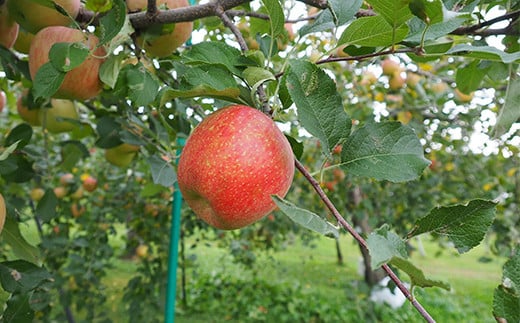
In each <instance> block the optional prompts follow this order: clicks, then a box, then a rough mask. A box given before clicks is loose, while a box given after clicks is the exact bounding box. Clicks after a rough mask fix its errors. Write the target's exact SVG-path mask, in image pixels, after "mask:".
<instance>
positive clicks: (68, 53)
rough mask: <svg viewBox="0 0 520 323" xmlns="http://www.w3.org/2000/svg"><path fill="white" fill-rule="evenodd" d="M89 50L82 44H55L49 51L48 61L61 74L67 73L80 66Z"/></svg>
mask: <svg viewBox="0 0 520 323" xmlns="http://www.w3.org/2000/svg"><path fill="white" fill-rule="evenodd" d="M89 53H90V49H89V48H88V46H86V45H85V44H84V43H82V42H77V43H56V44H54V45H52V47H51V49H50V51H49V61H50V62H51V63H52V65H53V66H54V67H55V68H56V69H57V70H58V71H61V72H68V71H70V70H72V69H74V68H76V67H78V66H79V65H81V64H82V63H83V62H84V61H85V59H86V58H87V57H88V55H89Z"/></svg>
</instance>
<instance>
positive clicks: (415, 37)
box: [406, 13, 470, 44]
mask: <svg viewBox="0 0 520 323" xmlns="http://www.w3.org/2000/svg"><path fill="white" fill-rule="evenodd" d="M468 17H470V16H469V15H468V14H467V13H453V14H450V15H448V16H447V17H444V21H443V22H439V23H436V24H433V25H430V26H428V25H426V23H425V22H424V21H422V20H421V19H419V18H417V17H414V18H412V19H411V20H410V21H409V22H408V26H409V27H410V33H409V34H408V36H407V37H406V41H407V42H411V43H417V44H419V43H420V42H421V40H422V39H423V37H424V41H429V40H435V39H437V38H441V37H442V36H446V35H448V34H449V33H451V32H452V31H454V30H455V29H457V28H458V27H460V26H462V24H463V23H464V22H465V21H466V20H467V19H468ZM425 29H426V32H425Z"/></svg>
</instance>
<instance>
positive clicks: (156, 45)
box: [126, 0, 193, 58]
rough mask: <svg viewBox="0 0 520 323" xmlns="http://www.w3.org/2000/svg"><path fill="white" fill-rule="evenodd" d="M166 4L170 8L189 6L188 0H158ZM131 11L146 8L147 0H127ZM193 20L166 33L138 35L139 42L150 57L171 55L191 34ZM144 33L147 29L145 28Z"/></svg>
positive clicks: (177, 24) (181, 23)
mask: <svg viewBox="0 0 520 323" xmlns="http://www.w3.org/2000/svg"><path fill="white" fill-rule="evenodd" d="M164 4H166V7H167V8H168V9H177V8H183V7H188V6H189V5H190V4H189V3H188V0H157V6H158V7H159V6H162V5H164ZM126 5H127V7H128V10H129V11H130V12H135V11H142V10H144V9H146V6H147V0H126ZM192 31H193V22H191V21H188V22H179V23H176V24H175V28H174V29H173V30H172V31H171V32H170V33H167V34H164V35H157V36H155V35H153V36H152V35H150V36H148V35H146V34H144V35H141V36H139V37H137V44H138V45H139V47H141V48H143V49H144V50H145V51H146V54H147V55H148V56H149V57H159V58H160V57H166V56H169V55H171V54H172V53H173V52H174V51H175V50H176V49H177V48H178V47H180V46H181V45H182V44H184V43H185V42H186V41H187V40H188V39H189V38H190V36H191V33H192ZM143 33H145V31H144V30H143Z"/></svg>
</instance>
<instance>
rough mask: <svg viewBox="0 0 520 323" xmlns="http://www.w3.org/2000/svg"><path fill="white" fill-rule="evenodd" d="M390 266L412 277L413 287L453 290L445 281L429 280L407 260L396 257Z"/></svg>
mask: <svg viewBox="0 0 520 323" xmlns="http://www.w3.org/2000/svg"><path fill="white" fill-rule="evenodd" d="M390 264H391V265H392V266H395V267H397V268H399V269H400V270H402V271H404V272H405V273H406V274H407V275H408V276H409V277H410V280H411V283H412V285H413V286H419V287H423V288H425V287H440V288H443V289H445V290H450V289H451V287H450V285H449V284H448V283H446V282H444V281H441V280H434V279H430V278H427V277H426V276H425V275H424V273H423V271H422V270H421V269H419V268H417V267H416V266H415V265H414V264H412V263H411V262H410V261H409V260H407V259H403V258H399V257H395V258H392V260H391V261H390Z"/></svg>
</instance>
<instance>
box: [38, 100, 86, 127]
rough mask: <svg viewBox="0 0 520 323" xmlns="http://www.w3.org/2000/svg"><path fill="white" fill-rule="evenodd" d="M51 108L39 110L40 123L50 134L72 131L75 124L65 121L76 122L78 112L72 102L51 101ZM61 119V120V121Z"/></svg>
mask: <svg viewBox="0 0 520 323" xmlns="http://www.w3.org/2000/svg"><path fill="white" fill-rule="evenodd" d="M51 105H52V107H51V108H49V109H48V108H43V109H39V110H40V123H41V124H42V126H44V127H45V129H47V130H49V132H52V133H60V132H67V131H72V130H73V129H74V128H76V124H75V123H73V122H71V121H69V120H66V119H73V120H78V119H79V116H78V111H76V106H75V105H74V102H72V101H70V100H60V99H51ZM62 118H63V119H62Z"/></svg>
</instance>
